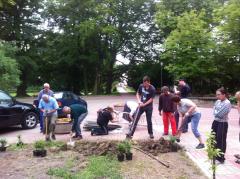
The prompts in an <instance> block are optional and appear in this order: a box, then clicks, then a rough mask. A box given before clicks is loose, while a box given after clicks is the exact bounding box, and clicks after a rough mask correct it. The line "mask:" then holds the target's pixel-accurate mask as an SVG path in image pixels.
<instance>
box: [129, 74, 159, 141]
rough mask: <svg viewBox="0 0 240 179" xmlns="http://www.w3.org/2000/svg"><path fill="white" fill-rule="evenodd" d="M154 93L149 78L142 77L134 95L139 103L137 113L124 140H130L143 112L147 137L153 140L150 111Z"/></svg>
mask: <svg viewBox="0 0 240 179" xmlns="http://www.w3.org/2000/svg"><path fill="white" fill-rule="evenodd" d="M155 93H156V90H155V87H154V86H153V85H151V84H150V78H149V77H148V76H144V77H143V83H142V84H141V85H140V86H139V88H138V91H137V94H136V97H137V101H138V103H139V107H138V108H139V109H138V113H137V114H136V115H137V117H136V119H135V120H134V121H133V122H132V126H131V128H130V129H129V132H128V133H127V135H126V138H128V139H131V138H132V136H133V134H134V132H135V130H136V127H137V123H138V121H139V119H140V117H141V115H142V114H143V113H144V112H145V113H146V118H147V128H148V134H149V137H150V138H151V139H153V138H154V136H153V129H152V111H153V99H154V96H155Z"/></svg>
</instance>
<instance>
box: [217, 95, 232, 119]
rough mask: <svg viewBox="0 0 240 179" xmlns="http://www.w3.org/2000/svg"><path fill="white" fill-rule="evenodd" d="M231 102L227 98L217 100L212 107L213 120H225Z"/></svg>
mask: <svg viewBox="0 0 240 179" xmlns="http://www.w3.org/2000/svg"><path fill="white" fill-rule="evenodd" d="M231 107H232V106H231V103H230V101H229V100H228V99H225V100H224V101H221V100H217V101H216V102H215V105H214V108H213V115H214V120H215V121H218V122H227V121H228V113H229V112H230V110H231Z"/></svg>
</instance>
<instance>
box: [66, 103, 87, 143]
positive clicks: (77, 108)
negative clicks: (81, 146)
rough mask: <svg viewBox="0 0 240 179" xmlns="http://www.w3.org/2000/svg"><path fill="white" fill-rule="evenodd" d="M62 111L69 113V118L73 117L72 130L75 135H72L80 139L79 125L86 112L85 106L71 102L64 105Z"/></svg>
mask: <svg viewBox="0 0 240 179" xmlns="http://www.w3.org/2000/svg"><path fill="white" fill-rule="evenodd" d="M63 112H64V113H65V114H71V118H72V119H73V126H72V132H75V135H74V136H73V138H74V139H82V134H81V127H80V125H81V123H82V121H83V120H84V119H85V117H86V116H87V114H88V112H87V109H86V108H85V106H83V105H81V104H72V105H70V106H69V107H67V106H64V108H63Z"/></svg>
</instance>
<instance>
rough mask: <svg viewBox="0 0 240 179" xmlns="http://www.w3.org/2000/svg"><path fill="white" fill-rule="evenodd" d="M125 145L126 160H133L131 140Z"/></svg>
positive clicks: (126, 141) (125, 142)
mask: <svg viewBox="0 0 240 179" xmlns="http://www.w3.org/2000/svg"><path fill="white" fill-rule="evenodd" d="M124 145H125V154H126V159H127V160H132V155H133V154H132V152H131V149H132V144H131V143H130V141H129V140H125V141H124Z"/></svg>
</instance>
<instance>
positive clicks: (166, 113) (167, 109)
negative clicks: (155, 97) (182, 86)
mask: <svg viewBox="0 0 240 179" xmlns="http://www.w3.org/2000/svg"><path fill="white" fill-rule="evenodd" d="M172 97H173V95H172V94H171V93H170V92H169V88H168V87H167V86H163V87H162V94H161V95H160V96H159V105H158V110H159V114H160V116H161V115H162V119H163V126H164V135H168V128H169V121H170V123H171V127H172V135H173V136H175V135H176V134H177V129H176V121H175V117H174V111H176V105H175V104H174V102H173V101H172ZM162 111H163V112H162Z"/></svg>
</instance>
